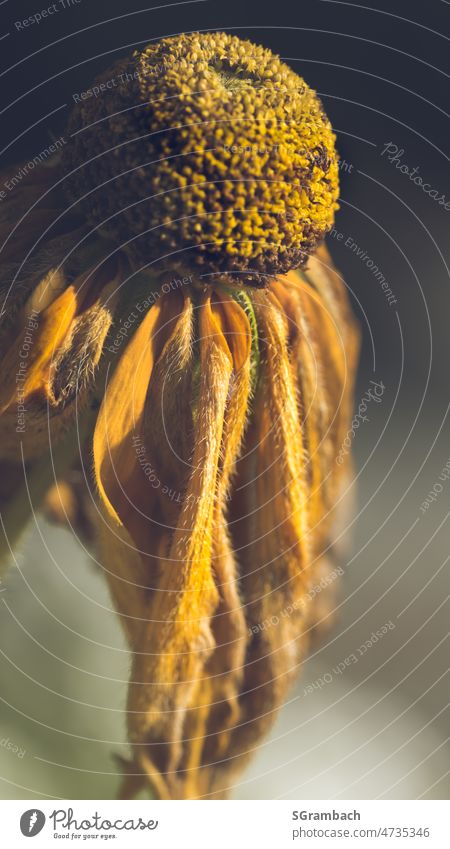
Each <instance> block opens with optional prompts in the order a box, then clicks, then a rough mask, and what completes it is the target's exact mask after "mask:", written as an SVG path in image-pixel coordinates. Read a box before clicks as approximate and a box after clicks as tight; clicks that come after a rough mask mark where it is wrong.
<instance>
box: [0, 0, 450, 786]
mask: <svg viewBox="0 0 450 849" xmlns="http://www.w3.org/2000/svg"><path fill="white" fill-rule="evenodd" d="M140 5H142V4H139V3H137V2H136V0H132V2H127V3H125V2H124V0H120V2H118V0H114V2H109V3H108V4H107V6H106V4H103V3H101V2H99V0H94V1H93V2H89V3H88V2H87V0H86V2H85V3H82V4H80V5H79V6H78V7H76V8H74V9H73V10H71V11H69V10H68V11H66V12H65V13H64V14H60V15H58V16H57V15H55V16H53V18H52V19H51V20H49V21H48V22H46V23H45V26H44V25H43V24H41V25H40V26H39V27H35V28H34V30H33V31H30V30H29V31H27V32H26V33H20V34H18V33H16V34H15V33H14V32H13V30H12V22H13V21H14V20H15V17H16V16H17V15H18V16H19V17H26V16H27V14H32V13H33V12H34V11H36V8H35V4H27V3H20V4H19V3H18V4H14V8H13V7H12V3H10V4H9V5H8V4H5V5H4V6H2V8H1V10H0V11H1V13H2V29H1V32H3V31H4V32H6V31H11V35H10V36H9V37H7V38H5V39H4V41H2V46H3V53H2V64H3V67H4V70H5V77H4V79H5V80H6V81H7V85H6V86H4V88H3V94H2V98H3V100H4V106H5V108H6V109H7V111H6V113H5V114H6V117H7V121H6V125H5V123H4V127H5V130H4V136H5V145H8V146H7V149H6V150H5V152H4V154H3V164H4V165H6V164H8V163H9V162H13V161H18V160H20V158H21V157H22V156H25V155H27V156H30V155H35V153H36V152H38V151H40V150H42V149H43V148H44V147H45V146H46V144H48V142H49V139H50V137H51V136H50V133H53V134H54V135H58V134H59V133H61V132H62V131H63V127H64V122H65V120H66V117H65V116H66V114H67V109H68V104H70V101H71V97H72V93H73V92H75V91H80V90H82V89H84V88H86V87H87V86H88V85H89V83H90V82H91V81H92V78H93V76H94V75H95V74H96V73H97V72H99V71H100V70H101V69H102V68H104V67H107V65H108V64H110V63H111V62H112V61H114V59H115V58H116V57H117V56H119V55H122V54H124V53H125V52H127V51H128V50H130V49H131V46H132V45H133V44H135V43H142V42H144V41H148V40H149V39H151V38H158V37H160V36H163V35H168V34H172V33H175V32H180V31H183V30H186V31H189V30H193V29H225V30H228V31H230V32H233V33H235V34H237V35H240V36H241V37H246V38H250V39H252V40H253V41H257V42H260V43H263V44H265V45H267V46H269V47H271V48H272V49H273V50H275V51H276V52H278V53H279V54H280V55H281V56H282V57H283V58H285V59H286V61H288V62H289V63H290V64H291V65H292V67H293V68H294V69H295V70H296V71H297V72H299V73H300V74H301V75H303V76H304V77H305V79H306V80H307V82H308V83H309V84H310V85H312V86H313V87H314V88H316V89H317V90H318V91H319V92H320V95H321V97H322V99H323V103H324V106H325V108H326V110H327V112H328V114H329V116H330V118H331V120H332V122H333V125H334V127H335V129H336V132H337V137H338V146H339V150H340V155H341V159H342V169H341V176H342V201H341V211H340V212H339V213H338V216H337V220H336V231H337V232H339V233H342V234H343V237H342V238H341V239H338V238H336V236H335V237H334V238H333V237H331V238H330V239H329V247H330V251H331V252H332V255H333V258H334V260H335V262H336V264H337V265H338V267H339V268H340V269H341V270H342V272H343V275H344V277H345V279H346V281H347V284H348V286H349V290H350V292H351V297H352V300H353V304H354V309H355V312H356V314H357V316H358V319H359V321H360V324H361V327H362V331H363V349H362V357H361V367H360V373H359V377H358V385H357V390H356V406H357V405H358V403H359V400H360V399H361V398H362V397H363V395H364V393H365V392H366V390H367V389H368V388H369V385H370V380H376V381H382V382H383V384H384V386H385V391H384V393H383V396H382V399H381V402H380V403H379V404H375V403H372V404H370V405H369V409H368V412H367V415H368V418H369V421H367V422H364V423H363V424H362V425H361V427H359V428H358V430H357V431H356V432H355V437H354V440H353V449H354V454H355V458H356V464H357V475H356V482H355V491H356V489H357V502H356V511H355V521H354V524H353V539H352V542H351V549H350V550H349V551H348V552H347V553H346V554H345V556H344V558H343V560H342V567H343V569H344V575H343V576H342V578H341V585H340V595H339V597H338V600H337V606H336V607H337V609H336V611H335V614H336V616H335V621H334V624H333V627H332V628H331V629H330V630H329V632H328V633H327V634H326V635H324V637H323V640H322V642H321V643H320V644H317V645H316V646H315V647H314V649H313V652H312V655H311V656H310V658H309V659H308V660H307V662H306V663H305V664H304V666H303V669H302V673H301V678H300V679H299V684H298V686H297V688H296V689H295V690H294V691H293V692H292V694H291V698H290V701H289V702H288V704H287V705H286V706H285V708H284V710H283V711H282V713H281V714H280V717H279V719H278V721H277V724H276V726H275V728H274V731H273V733H272V735H271V738H270V740H269V741H268V742H267V743H266V745H265V746H264V747H262V748H261V750H260V751H259V753H258V754H257V756H256V758H255V759H254V761H253V763H252V765H251V767H250V768H249V770H248V771H247V772H246V774H245V775H244V776H243V778H242V780H241V782H240V783H239V785H238V786H237V787H236V789H235V796H236V797H237V798H244V799H249V798H270V799H271V798H278V797H284V798H338V797H340V798H378V797H380V798H446V797H448V791H449V781H448V762H449V751H448V745H447V742H446V741H447V739H448V726H449V721H448V710H447V705H448V675H446V671H447V669H448V644H447V642H446V637H447V635H448V603H447V602H446V599H447V598H448V585H449V580H448V562H447V560H448V556H449V532H448V513H449V507H450V482H449V481H448V480H445V477H444V479H442V477H441V479H440V475H442V470H443V468H444V467H445V465H446V463H447V462H448V461H449V460H450V440H449V438H448V436H449V428H448V418H447V413H448V403H449V397H450V390H449V379H448V375H449V345H448V339H449V315H450V288H449V281H448V270H447V266H446V260H447V261H448V232H449V221H450V212H449V211H446V210H445V208H444V207H443V205H439V204H438V202H437V200H435V199H433V198H432V197H431V196H430V195H429V194H426V193H425V192H424V191H423V190H422V189H421V188H420V187H419V186H417V185H415V184H414V183H413V182H412V180H410V179H409V177H408V174H407V173H405V172H402V171H401V169H400V168H399V167H396V164H395V162H392V163H391V162H389V160H388V159H387V156H386V154H384V155H383V153H382V151H383V149H384V148H385V147H386V144H387V143H391V144H392V145H394V146H396V147H397V149H398V151H403V153H402V154H401V156H400V160H401V163H403V164H405V165H407V166H408V169H412V168H414V167H416V166H417V167H418V169H419V171H418V172H416V173H420V175H421V176H422V177H423V179H424V181H425V182H426V183H428V184H429V185H430V186H431V187H432V188H435V189H436V190H438V191H437V194H438V195H442V194H446V196H447V198H449V199H450V181H449V168H448V150H445V149H444V144H445V143H446V142H447V139H448V135H449V134H448V123H447V116H446V113H445V111H444V110H445V94H446V90H448V88H447V82H446V76H445V73H446V72H448V67H447V64H448V42H447V41H446V40H445V38H444V36H445V35H446V34H447V35H448V15H449V13H448V5H446V4H444V3H438V2H437V0H436V2H432V3H428V4H426V7H423V6H422V4H419V3H406V2H394V3H388V2H387V0H385V2H379V3H377V10H378V11H377V10H376V9H372V10H371V9H368V8H364V6H361V5H359V6H356V5H353V4H351V3H339V2H319V0H316V2H310V3H302V4H301V5H300V4H298V5H295V4H290V3H288V2H284V0H281V1H280V0H278V2H277V3H276V4H274V3H266V4H265V5H261V4H260V3H256V2H252V3H247V4H245V6H244V4H242V3H236V2H234V0H232V2H228V3H227V4H221V3H219V2H205V3H193V4H192V3H191V4H182V5H177V4H176V6H173V4H171V5H170V6H169V5H167V7H163V8H158V9H155V10H151V9H150V7H149V8H147V9H145V10H139V6H140ZM158 5H159V4H158ZM19 6H20V14H19V11H18V7H19ZM117 16H125V17H121V18H120V20H110V19H111V18H115V17H117ZM1 32H0V34H1ZM19 35H20V37H19ZM17 63H19V64H17ZM14 64H16V67H15V68H11V66H12V65H14ZM64 104H67V106H64ZM52 110H53V114H51V115H49V117H46V115H47V113H51V112H52ZM54 110H57V111H54ZM391 149H393V148H391ZM397 161H398V160H397ZM349 238H351V239H352V240H353V243H356V244H357V245H358V246H359V247H360V248H361V249H362V253H365V255H366V259H371V260H372V261H373V263H375V264H376V266H377V267H379V268H380V270H381V271H382V273H383V275H384V276H385V277H386V279H387V280H388V281H389V283H390V286H391V288H392V290H393V292H394V293H395V297H396V303H395V304H393V305H390V304H389V303H388V301H387V299H386V296H385V293H384V291H383V290H382V289H381V286H380V284H379V282H378V281H377V280H376V278H375V277H374V274H373V271H372V270H371V269H370V268H369V267H368V262H365V261H364V260H363V259H361V256H362V253H361V252H360V256H359V257H358V255H357V253H356V252H354V251H353V250H351V249H350V247H349V246H348V244H347V246H346V244H345V243H346V241H347V240H348V239H349ZM440 486H441V487H442V489H439V487H440ZM433 487H434V488H435V489H434V493H435V497H434V496H433V500H432V501H431V503H430V506H429V507H428V509H426V510H425V509H422V510H421V505H422V504H423V502H424V501H425V500H426V499H427V496H428V494H429V493H430V492H431V491H432V490H433ZM0 589H1V593H0V649H1V655H0V666H1V672H0V678H1V692H0V695H1V702H0V784H1V789H0V794H1V796H2V797H3V798H28V797H29V798H39V797H40V796H43V797H46V798H52V797H63V798H75V799H76V798H99V797H100V798H111V797H113V796H114V794H115V792H116V789H117V778H116V776H115V766H114V763H113V761H112V758H111V755H112V753H113V752H122V753H125V752H126V747H125V744H124V740H125V730H124V714H123V706H124V703H125V695H126V680H127V676H128V671H129V657H128V654H127V651H126V647H125V644H124V640H123V637H122V634H121V632H120V629H119V625H118V623H117V621H116V617H115V614H114V612H113V611H112V610H111V604H110V600H109V597H108V594H107V591H106V588H105V584H104V582H103V579H102V576H101V574H100V573H99V571H97V569H96V568H95V566H94V565H93V564H92V563H89V561H88V558H87V557H86V555H85V554H84V553H83V552H82V550H81V548H80V547H79V546H78V544H77V543H76V541H75V540H74V539H72V538H71V537H70V536H69V535H68V534H67V533H66V532H65V531H63V530H60V529H55V528H51V527H50V526H49V525H47V524H46V523H45V522H43V521H42V522H40V523H39V525H37V524H36V523H33V524H32V526H31V527H30V528H29V530H28V532H27V534H26V536H25V537H24V538H23V540H22V542H21V544H20V546H19V550H18V551H17V553H16V562H15V563H13V564H12V566H11V568H10V571H9V573H8V575H7V578H6V581H5V583H4V584H2V586H1V587H0ZM386 623H391V627H390V629H389V630H387V633H385V634H384V635H383V636H382V638H379V639H378V640H377V641H376V642H375V641H374V644H373V645H372V646H371V647H370V648H369V649H368V650H367V651H366V652H365V653H364V654H363V655H362V656H358V660H357V662H348V663H347V665H346V664H345V661H346V660H348V659H349V658H350V656H351V655H352V654H356V653H357V650H358V647H360V646H361V645H362V644H364V643H365V642H366V641H367V640H369V639H370V638H371V634H372V632H374V631H377V630H379V629H381V628H382V626H383V625H385V624H386ZM342 666H344V671H343V672H342V673H339V672H338V673H336V672H334V671H333V670H338V669H341V668H342ZM312 685H315V686H312ZM8 744H11V745H10V746H9V748H8Z"/></svg>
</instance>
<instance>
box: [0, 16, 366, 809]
mask: <svg viewBox="0 0 450 849" xmlns="http://www.w3.org/2000/svg"><path fill="white" fill-rule="evenodd" d="M111 79H114V80H115V81H116V83H117V80H118V79H119V80H122V81H123V82H122V84H121V85H117V84H115V85H114V86H113V87H107V86H106V82H107V81H108V80H111ZM102 85H103V90H104V91H108V96H103V97H91V98H90V99H86V100H84V101H83V103H82V104H81V107H80V108H78V109H77V108H76V109H75V110H74V113H73V115H72V117H71V119H70V124H69V132H70V134H71V141H70V143H68V144H67V145H66V147H65V149H64V154H63V160H62V162H58V163H57V164H54V165H53V166H52V167H51V168H48V169H46V175H45V179H44V180H42V184H39V182H36V180H33V181H32V183H31V184H30V186H29V188H28V190H27V191H28V192H29V193H30V195H29V197H28V196H27V193H26V190H25V189H24V190H21V191H23V192H24V194H23V197H22V202H23V209H24V208H26V205H27V203H30V206H31V203H33V208H34V206H35V201H36V202H37V201H39V202H38V203H37V207H36V211H37V213H38V214H37V215H34V213H33V217H32V219H31V220H30V222H29V226H28V229H27V228H25V230H24V233H23V234H22V235H21V236H20V234H21V230H20V227H19V238H18V240H17V242H16V249H15V250H14V251H12V253H11V260H10V267H9V274H10V280H9V282H8V280H5V281H3V287H2V288H3V290H5V291H6V290H7V285H6V284H8V285H9V288H10V289H11V292H12V303H13V307H10V306H9V304H10V302H11V299H10V301H7V307H6V309H7V310H8V308H9V315H10V319H9V320H8V323H7V325H6V327H5V331H4V337H3V346H4V347H3V350H4V368H3V375H2V380H1V383H0V401H1V410H2V416H1V418H0V432H1V435H2V441H1V445H0V450H2V451H3V454H2V456H3V457H4V462H5V463H9V464H11V461H14V462H15V463H16V466H15V467H14V468H15V472H14V474H12V476H11V488H12V496H14V495H15V491H16V489H17V492H19V483H20V476H21V475H20V471H19V473H18V472H17V469H19V470H20V466H21V463H22V461H23V460H25V461H26V463H27V464H28V465H27V467H26V469H25V471H26V473H28V474H33V468H34V466H33V464H34V463H36V462H37V461H38V458H39V461H40V462H41V463H42V460H41V455H42V452H43V450H44V447H45V445H47V444H48V442H49V440H50V441H51V442H52V444H53V443H54V442H56V443H57V445H59V444H62V445H63V446H64V448H63V451H62V455H63V459H64V461H65V470H64V474H58V486H59V487H62V488H61V489H60V490H55V489H54V488H53V489H52V490H51V491H50V492H49V493H48V494H47V499H46V502H45V504H46V507H45V509H46V510H47V512H48V513H50V514H51V515H52V516H53V517H54V518H55V517H56V518H61V517H63V516H64V515H65V514H67V515H69V519H70V521H71V523H72V524H73V525H74V527H75V529H76V530H77V531H79V532H80V533H84V534H85V535H87V536H89V538H90V539H93V538H95V545H96V550H97V552H98V556H99V559H100V561H101V563H102V564H103V568H104V571H105V575H106V577H107V580H108V582H109V586H110V589H111V593H112V597H113V599H114V603H115V605H116V607H117V610H118V612H119V614H120V617H121V620H122V624H123V627H124V629H125V632H126V634H127V638H128V641H129V645H130V649H131V652H132V655H133V666H132V671H131V677H130V681H131V683H130V688H129V698H128V728H129V739H130V744H131V747H132V759H131V760H130V762H129V763H126V762H125V761H123V760H121V765H122V767H123V771H124V773H125V777H124V781H123V787H122V794H123V795H124V796H133V795H135V794H136V793H137V792H138V791H139V790H140V789H141V787H142V786H144V785H145V784H146V783H147V782H150V784H151V786H152V788H153V792H155V793H156V794H157V795H158V796H159V797H161V798H197V797H210V798H211V797H214V796H216V797H220V796H223V795H225V794H226V793H227V791H228V790H229V789H230V788H231V787H232V786H233V782H234V780H235V777H236V775H237V773H238V772H239V770H240V769H241V767H242V766H243V764H244V763H245V761H246V759H247V758H248V756H250V755H251V753H252V751H253V750H254V749H255V747H256V746H257V745H258V744H259V742H260V740H261V738H262V736H263V735H264V734H265V733H266V732H267V730H268V729H269V728H270V726H271V724H272V722H273V720H274V717H275V714H276V711H277V709H278V708H279V706H280V705H281V704H282V701H283V699H284V697H285V694H286V692H287V690H288V687H289V686H290V684H291V681H292V679H293V677H294V676H295V674H296V672H297V670H298V666H299V663H300V662H301V659H302V657H303V656H304V654H305V651H306V649H307V645H308V640H309V635H310V633H311V631H312V630H313V629H314V628H315V626H316V624H317V622H318V620H319V619H320V618H321V614H322V610H323V604H322V601H320V602H319V601H318V600H317V599H316V593H315V592H311V588H312V587H315V586H317V584H318V582H319V581H320V580H321V578H322V575H323V574H324V571H325V570H326V569H327V563H328V560H327V555H326V552H327V549H328V548H329V543H330V528H331V524H332V517H333V515H334V513H335V512H336V511H335V508H336V505H339V503H340V501H341V500H342V497H343V490H344V485H345V481H346V475H347V474H348V469H347V468H346V463H344V464H337V463H336V456H337V454H338V452H339V448H340V445H341V443H342V440H343V438H344V436H345V434H346V432H347V429H348V423H349V418H350V410H351V406H352V381H353V375H354V371H355V361H356V354H357V332H356V330H355V327H354V323H353V319H352V316H351V312H350V309H349V306H348V303H347V298H346V292H345V287H344V285H343V283H342V281H341V278H340V277H339V275H338V274H337V273H336V272H335V271H334V270H333V269H332V265H331V262H330V259H329V257H328V254H327V252H326V250H325V248H324V247H323V246H322V247H319V248H318V249H317V251H316V253H315V254H314V255H311V256H310V258H309V260H308V263H307V264H306V265H305V262H306V259H307V257H308V255H309V254H310V253H311V251H312V249H314V248H316V246H317V244H318V243H319V242H320V240H321V239H322V238H323V236H324V235H325V233H326V232H327V230H328V229H329V228H330V227H331V225H332V222H333V216H334V211H335V209H336V208H337V204H336V200H337V194H338V178H337V173H338V169H337V156H336V151H335V148H334V136H333V133H332V130H331V127H330V124H329V122H328V120H327V118H326V116H325V115H324V113H323V110H322V107H321V104H320V102H319V100H318V98H317V96H316V95H315V94H314V92H312V91H311V90H310V89H309V88H308V87H307V85H306V84H305V83H304V81H303V80H301V79H300V78H299V77H298V76H297V75H296V74H295V73H294V72H293V71H292V70H290V69H289V68H288V67H287V66H286V65H284V64H283V63H282V62H281V61H280V60H279V59H278V58H277V57H275V56H273V54H272V53H270V51H268V50H265V49H263V48H261V47H255V46H254V45H252V44H250V43H249V42H243V41H241V40H239V39H238V38H235V37H232V36H229V35H225V34H222V33H219V34H206V35H198V34H194V35H183V36H179V37H176V38H169V39H164V40H163V41H161V42H160V43H157V44H152V45H150V46H149V47H148V48H146V49H145V50H143V51H142V52H139V53H135V54H134V55H133V57H132V58H131V59H127V60H122V61H121V62H119V63H118V64H117V65H116V66H115V67H114V68H113V69H110V70H109V71H107V72H105V73H104V74H103V75H102V76H101V77H100V78H99V80H98V81H97V88H98V89H99V90H100V91H101V90H102V89H101V86H102ZM111 92H112V93H111ZM33 192H34V194H33ZM49 197H50V198H52V199H53V200H52V205H50V206H49V207H48V208H47V207H46V206H45V203H47V200H45V202H44V201H43V200H42V199H43V198H44V199H47V198H49ZM36 199H37V200H36ZM12 202H13V201H10V203H12ZM43 203H44V206H43ZM67 203H68V204H69V206H68V207H67ZM14 211H15V208H14ZM39 215H40V216H41V217H39ZM26 219H27V216H25V221H26ZM64 221H65V222H66V223H65V230H64V226H63V225H62V222H64ZM55 222H57V223H56V224H55ZM10 223H11V219H10V216H8V215H7V214H5V216H4V217H3V218H2V219H1V221H0V224H1V230H2V234H5V235H6V233H7V232H8V229H7V228H8V225H10ZM43 224H45V226H43ZM55 227H56V228H58V227H59V228H60V230H61V232H59V231H58V232H59V235H58V232H53V231H52V228H55ZM42 231H44V235H42ZM28 253H30V254H31V259H30V260H28V259H27V262H25V264H23V262H22V261H23V259H24V255H25V254H27V256H28ZM299 266H304V267H303V268H302V270H300V271H298V270H297V271H296V270H294V269H296V268H298V267H299ZM30 316H32V325H30ZM25 333H27V334H28V335H29V337H30V338H29V340H28V342H27V344H28V348H27V349H26V351H25V350H24V348H23V339H24V334H25ZM22 353H23V354H24V357H23V358H21V354H22ZM25 354H26V356H25ZM18 363H19V364H20V363H23V367H22V366H20V368H22V371H23V374H21V377H20V381H19V383H18V382H17V373H18ZM18 386H20V399H21V407H22V408H23V410H22V412H23V425H22V429H21V428H20V425H18V424H17V422H18V421H19V419H18V406H19V405H18V398H19V395H18V392H19V390H18ZM80 422H81V424H82V426H81V427H80ZM73 432H76V433H77V437H78V438H77V441H76V443H75V445H76V450H73V443H72V442H70V438H71V437H70V434H71V433H73ZM80 432H81V434H82V436H81V438H80V436H79V434H80ZM67 445H70V446H72V447H71V448H68V447H67ZM80 449H81V450H80ZM91 456H92V457H93V469H92V470H91V461H90V458H91ZM81 471H82V472H83V473H84V475H85V477H86V484H85V486H84V487H83V480H84V477H83V475H82V474H81ZM14 475H15V476H16V477H15V476H14ZM16 478H17V481H16ZM90 479H91V480H92V482H93V486H92V492H90V490H89V486H88V483H89V480H90ZM49 485H50V481H44V484H42V485H41V490H42V493H41V494H42V496H43V495H44V493H45V490H46V489H48V488H49ZM58 491H59V492H61V493H62V494H61V497H60V498H59V506H58ZM10 495H11V493H10ZM17 497H19V496H16V500H17ZM13 501H14V497H13ZM93 505H95V509H94V506H93ZM19 512H20V511H19ZM12 515H14V509H13V510H12ZM325 583H326V582H325ZM267 623H270V627H269V626H268V625H267Z"/></svg>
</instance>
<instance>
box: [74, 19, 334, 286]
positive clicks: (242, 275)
mask: <svg viewBox="0 0 450 849" xmlns="http://www.w3.org/2000/svg"><path fill="white" fill-rule="evenodd" d="M96 85H97V87H98V88H99V90H100V91H102V90H103V92H104V93H103V95H102V94H100V95H99V96H98V97H90V99H86V100H85V101H83V102H82V103H80V104H79V105H77V106H76V107H75V109H74V111H73V114H72V118H71V121H70V125H69V130H70V133H71V134H73V133H74V134H75V135H74V138H73V141H72V143H71V144H69V145H67V146H66V148H65V151H64V161H65V165H66V167H67V170H68V172H69V177H68V181H67V187H68V196H69V198H70V200H71V201H72V202H76V201H79V203H80V207H81V209H83V210H84V211H85V213H86V215H87V218H88V220H89V221H90V223H91V224H92V225H93V226H95V227H100V228H101V229H104V230H105V231H106V232H107V233H108V235H110V236H114V237H115V238H116V239H118V240H119V241H120V242H121V243H127V250H128V251H129V252H130V253H131V254H132V256H133V257H134V260H135V261H136V262H138V263H139V264H144V265H145V264H148V263H155V262H162V261H168V262H170V264H171V265H172V266H173V265H174V264H176V263H177V262H182V263H184V264H187V265H189V266H194V267H198V268H199V270H200V271H203V272H204V273H205V275H206V277H205V279H206V280H208V277H209V279H211V277H210V275H211V274H212V273H215V272H222V273H224V272H227V273H229V274H232V275H234V277H235V279H236V278H239V280H238V282H239V283H240V284H242V283H243V282H250V283H252V284H253V285H261V284H264V283H265V282H266V281H267V275H268V274H277V273H280V272H284V271H288V270H289V269H291V268H296V267H298V266H299V265H301V264H302V263H303V262H304V261H305V259H306V257H307V255H308V254H309V253H310V252H311V250H312V249H313V248H314V246H315V245H316V244H317V243H318V242H319V241H320V240H321V239H322V238H323V236H324V235H325V233H326V232H327V230H328V229H329V228H330V227H331V225H332V222H333V217H334V211H335V209H336V208H337V204H336V200H337V194H338V176H337V175H338V168H337V155H336V151H335V147H334V135H333V132H332V130H331V126H330V123H329V121H328V119H327V117H326V115H325V114H324V112H323V109H322V106H321V103H320V101H319V99H318V97H317V95H316V94H315V93H314V92H313V91H312V90H311V89H310V88H309V87H308V86H307V85H306V83H305V82H304V81H303V80H302V79H301V78H300V77H298V76H297V74H295V73H294V71H292V70H291V69H290V68H289V67H288V66H287V65H285V64H284V63H283V62H282V61H281V60H280V59H279V58H278V57H277V56H275V55H274V54H273V53H271V51H270V50H267V49H265V48H263V47H258V46H256V45H254V44H251V43H250V42H248V41H242V40H241V39H239V38H236V37H235V36H231V35H226V34H225V33H210V34H201V35H200V34H197V33H194V34H192V35H181V36H177V37H175V38H168V39H163V40H162V41H160V42H158V43H155V44H150V45H149V46H148V47H147V48H146V49H145V50H143V51H142V52H136V53H135V54H134V55H133V56H132V57H131V59H126V60H121V61H120V62H119V63H117V65H115V66H114V67H113V68H110V69H109V70H108V71H107V72H105V73H103V74H102V75H101V76H100V77H99V78H98V80H97V81H96ZM102 87H103V89H102ZM70 172H72V173H70Z"/></svg>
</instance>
